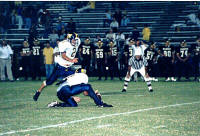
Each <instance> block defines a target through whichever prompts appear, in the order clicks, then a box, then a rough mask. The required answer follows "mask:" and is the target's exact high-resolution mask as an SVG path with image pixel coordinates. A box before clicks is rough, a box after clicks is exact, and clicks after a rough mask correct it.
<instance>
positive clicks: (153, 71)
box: [144, 46, 158, 77]
mask: <svg viewBox="0 0 200 136" xmlns="http://www.w3.org/2000/svg"><path fill="white" fill-rule="evenodd" d="M144 55H145V58H146V60H147V63H148V66H147V70H148V74H149V75H150V76H151V77H157V73H158V66H157V63H156V61H157V60H156V59H157V58H156V57H157V56H158V52H157V50H156V49H153V48H151V47H150V46H149V47H148V48H147V49H146V50H145V52H144Z"/></svg>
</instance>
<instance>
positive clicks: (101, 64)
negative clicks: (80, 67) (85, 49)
mask: <svg viewBox="0 0 200 136" xmlns="http://www.w3.org/2000/svg"><path fill="white" fill-rule="evenodd" d="M93 52H94V54H95V58H96V63H97V73H98V77H99V80H101V77H102V74H103V73H104V74H105V79H107V72H106V65H107V64H106V61H107V58H106V57H107V52H108V48H107V47H106V46H105V45H102V46H95V47H94V51H93Z"/></svg>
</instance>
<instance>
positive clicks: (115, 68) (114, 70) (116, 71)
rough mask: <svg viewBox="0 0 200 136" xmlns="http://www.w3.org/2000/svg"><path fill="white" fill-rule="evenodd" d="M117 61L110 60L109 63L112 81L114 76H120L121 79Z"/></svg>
mask: <svg viewBox="0 0 200 136" xmlns="http://www.w3.org/2000/svg"><path fill="white" fill-rule="evenodd" d="M115 60H116V58H110V59H109V61H108V67H109V74H110V77H111V79H113V77H114V76H118V77H119V78H121V76H120V71H119V68H118V61H115Z"/></svg>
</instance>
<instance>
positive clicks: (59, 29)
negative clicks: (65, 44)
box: [56, 17, 66, 36]
mask: <svg viewBox="0 0 200 136" xmlns="http://www.w3.org/2000/svg"><path fill="white" fill-rule="evenodd" d="M63 25H64V27H66V24H65V23H63V22H62V18H61V17H59V18H58V24H57V25H56V30H57V33H58V35H59V36H60V34H61V30H62V26H63Z"/></svg>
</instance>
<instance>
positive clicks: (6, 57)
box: [0, 40, 13, 81]
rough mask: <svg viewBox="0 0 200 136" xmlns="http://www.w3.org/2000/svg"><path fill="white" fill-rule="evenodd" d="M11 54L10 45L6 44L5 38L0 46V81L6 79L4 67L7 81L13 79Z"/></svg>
mask: <svg viewBox="0 0 200 136" xmlns="http://www.w3.org/2000/svg"><path fill="white" fill-rule="evenodd" d="M12 56H13V51H12V49H11V47H10V45H8V44H7V43H6V41H5V40H3V41H2V44H1V46H0V70H1V81H5V80H6V75H5V68H6V74H7V75H8V79H9V81H13V74H12V70H11V67H12Z"/></svg>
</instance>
